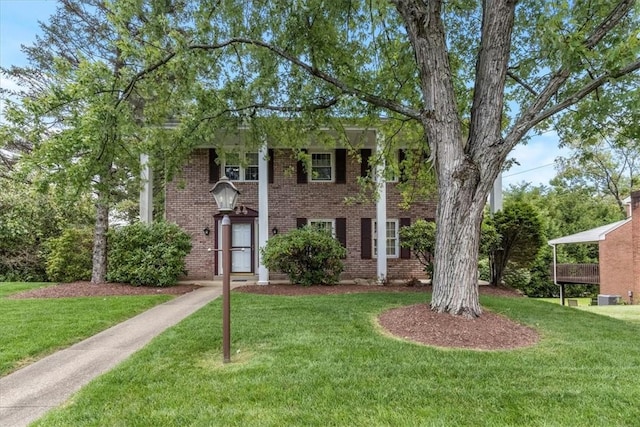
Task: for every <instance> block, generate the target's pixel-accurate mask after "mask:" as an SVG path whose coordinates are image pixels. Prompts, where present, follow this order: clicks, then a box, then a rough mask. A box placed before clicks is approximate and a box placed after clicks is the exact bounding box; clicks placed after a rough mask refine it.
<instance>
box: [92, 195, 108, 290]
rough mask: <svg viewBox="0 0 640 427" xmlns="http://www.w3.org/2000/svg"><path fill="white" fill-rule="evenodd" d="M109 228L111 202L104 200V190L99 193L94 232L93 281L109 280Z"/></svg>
mask: <svg viewBox="0 0 640 427" xmlns="http://www.w3.org/2000/svg"><path fill="white" fill-rule="evenodd" d="M108 230H109V203H108V201H106V200H104V196H103V192H99V193H98V201H97V203H96V223H95V231H94V234H93V268H92V270H91V283H94V284H98V283H104V282H106V281H107V231H108Z"/></svg>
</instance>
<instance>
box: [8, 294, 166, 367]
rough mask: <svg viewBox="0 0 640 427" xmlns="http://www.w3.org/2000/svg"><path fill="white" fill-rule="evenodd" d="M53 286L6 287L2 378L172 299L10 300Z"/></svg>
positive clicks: (160, 296)
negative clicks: (14, 296) (16, 296)
mask: <svg viewBox="0 0 640 427" xmlns="http://www.w3.org/2000/svg"><path fill="white" fill-rule="evenodd" d="M51 285H52V284H51V283H8V282H4V283H0V337H2V338H1V343H2V345H1V346H0V376H3V375H6V374H8V373H10V372H11V371H13V370H15V369H18V368H20V367H21V366H24V365H26V364H28V363H31V362H33V361H34V360H36V359H38V358H41V357H44V356H46V355H47V354H50V353H52V352H54V351H56V350H59V349H61V348H65V347H68V346H70V345H72V344H74V343H76V342H78V341H81V340H83V339H85V338H87V337H90V336H91V335H94V334H96V333H97V332H100V331H102V330H104V329H107V328H109V327H111V326H113V325H115V324H117V323H119V322H122V321H123V320H125V319H128V318H130V317H133V316H135V315H136V314H138V313H141V312H143V311H145V310H147V309H149V308H151V307H153V306H154V305H157V304H160V303H162V302H165V301H168V300H169V299H171V298H172V297H171V296H169V295H151V296H150V295H142V296H108V297H107V296H104V297H91V298H89V297H82V298H46V299H9V298H7V297H8V296H10V295H12V294H16V293H18V292H23V291H27V290H30V289H36V288H42V287H45V286H51Z"/></svg>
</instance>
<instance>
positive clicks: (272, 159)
mask: <svg viewBox="0 0 640 427" xmlns="http://www.w3.org/2000/svg"><path fill="white" fill-rule="evenodd" d="M267 155H268V156H269V184H273V162H274V160H275V157H274V156H275V153H274V151H273V148H269V149H268V150H267Z"/></svg>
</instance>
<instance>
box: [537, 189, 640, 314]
mask: <svg viewBox="0 0 640 427" xmlns="http://www.w3.org/2000/svg"><path fill="white" fill-rule="evenodd" d="M626 201H627V202H628V204H627V207H628V208H627V219H624V220H622V221H618V222H614V223H612V224H608V225H604V226H602V227H597V228H594V229H591V230H587V231H583V232H581V233H577V234H572V235H570V236H564V237H559V238H557V239H553V240H550V241H549V244H550V245H551V246H554V247H555V246H556V245H559V244H571V243H598V253H599V263H598V265H595V266H590V265H584V264H582V265H574V266H572V265H571V264H564V265H558V269H557V277H556V282H557V283H559V284H561V283H599V284H600V294H604V295H619V296H620V297H621V298H622V299H623V300H625V301H626V303H627V304H630V303H634V304H637V303H638V299H639V298H640V191H635V192H633V193H631V197H629V198H628V199H627V200H626ZM594 267H596V268H594ZM598 270H599V274H598Z"/></svg>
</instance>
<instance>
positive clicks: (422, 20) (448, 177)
mask: <svg viewBox="0 0 640 427" xmlns="http://www.w3.org/2000/svg"><path fill="white" fill-rule="evenodd" d="M393 2H394V3H395V5H396V7H397V9H398V11H399V12H400V14H401V15H402V17H403V19H404V22H405V25H406V28H407V34H408V35H409V39H410V41H411V44H412V45H413V48H414V51H415V54H416V64H417V66H418V68H419V70H420V80H421V87H422V93H423V110H422V117H421V119H422V124H423V126H424V129H425V135H426V138H427V143H428V144H429V147H430V149H431V156H432V158H433V164H434V166H435V170H436V176H437V184H438V209H437V212H436V227H437V228H436V247H435V254H434V255H435V258H434V272H433V298H432V301H431V308H432V310H434V311H437V312H440V313H445V312H446V313H451V314H454V315H463V316H466V317H476V316H479V315H480V314H481V312H482V311H481V309H480V304H479V301H478V251H479V242H480V224H481V222H482V213H483V209H484V206H485V204H486V200H487V195H488V194H489V190H490V188H491V186H492V184H493V181H494V180H495V178H496V176H497V175H498V172H499V171H500V166H501V165H502V162H503V161H504V158H505V157H506V155H507V153H508V151H509V150H508V147H507V146H505V144H503V141H502V138H501V124H502V114H503V96H504V95H503V90H504V84H505V78H506V71H507V64H508V59H509V49H510V39H511V28H512V26H513V19H514V9H515V1H513V0H495V1H486V2H483V16H482V37H481V41H480V51H479V53H478V61H477V64H476V81H475V87H474V98H473V105H472V107H471V116H470V120H469V127H468V136H467V137H465V135H464V132H463V126H462V122H461V120H460V117H459V112H458V105H457V100H456V95H455V90H454V87H453V77H452V71H451V66H450V64H449V54H448V51H447V43H446V34H445V29H444V24H443V21H442V6H443V2H442V1H439V0H433V1H429V2H423V1H416V0H393Z"/></svg>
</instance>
